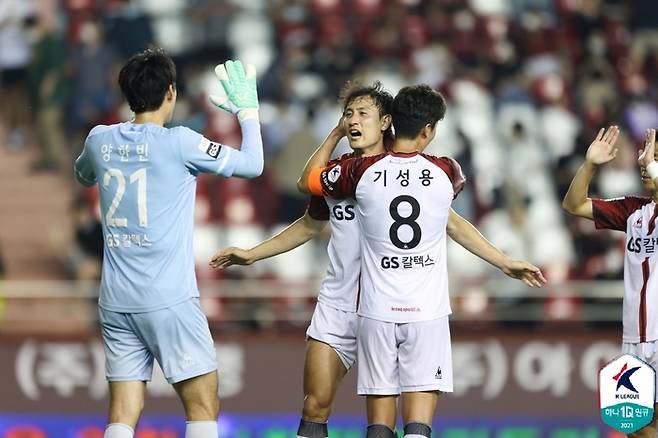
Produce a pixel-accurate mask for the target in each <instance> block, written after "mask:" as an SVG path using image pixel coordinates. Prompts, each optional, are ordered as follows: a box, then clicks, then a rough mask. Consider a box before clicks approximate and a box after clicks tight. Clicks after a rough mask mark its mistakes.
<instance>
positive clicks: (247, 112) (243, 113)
mask: <svg viewBox="0 0 658 438" xmlns="http://www.w3.org/2000/svg"><path fill="white" fill-rule="evenodd" d="M245 120H255V121H257V122H258V121H259V119H258V108H244V109H241V110H238V121H239V122H240V123H242V122H244V121H245Z"/></svg>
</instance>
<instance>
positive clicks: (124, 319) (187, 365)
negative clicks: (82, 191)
mask: <svg viewBox="0 0 658 438" xmlns="http://www.w3.org/2000/svg"><path fill="white" fill-rule="evenodd" d="M215 73H216V74H217V76H218V78H219V80H220V82H221V84H222V88H223V90H224V91H225V94H223V95H221V96H211V97H210V99H211V101H212V102H213V103H214V104H215V105H217V106H219V107H221V108H222V109H224V110H227V111H229V112H231V113H233V114H236V115H237V117H238V120H239V122H240V126H241V129H242V145H241V148H240V150H237V149H233V148H231V147H229V146H226V145H223V144H219V143H216V142H213V141H210V140H208V139H206V138H204V137H203V136H202V135H201V134H199V133H197V132H195V131H192V130H190V129H188V128H184V127H176V128H165V127H164V124H165V123H168V122H169V121H171V117H172V114H173V111H174V105H175V104H176V85H175V84H176V67H175V66H174V63H173V61H172V60H171V58H169V57H168V56H167V55H166V54H165V53H164V52H163V51H162V50H153V49H149V50H146V51H144V52H141V53H139V54H136V55H134V56H133V57H132V58H130V60H128V62H127V63H126V64H125V65H124V66H123V68H122V69H121V72H120V74H119V85H120V87H121V90H122V92H123V94H124V95H125V97H126V100H127V101H128V103H129V105H130V108H131V109H132V110H133V111H134V113H135V119H134V120H133V121H131V122H124V123H119V124H116V125H111V126H96V127H95V128H93V129H92V130H91V132H90V133H89V135H88V137H87V140H86V141H85V146H84V150H83V151H82V154H81V155H80V157H78V159H77V160H76V162H75V176H76V179H77V180H78V181H79V182H80V183H81V184H83V185H85V186H92V185H94V184H98V186H99V189H100V200H101V213H102V222H103V236H104V238H105V248H104V259H103V271H102V279H101V286H100V298H99V303H98V305H99V307H100V321H101V331H102V336H103V343H104V347H105V356H106V377H107V380H108V381H109V387H110V410H109V421H108V425H107V427H106V429H105V435H104V438H132V437H133V435H134V429H135V426H136V424H137V421H138V420H139V416H140V414H141V411H142V408H143V405H144V393H145V388H146V382H147V381H149V380H150V379H151V373H152V368H153V360H154V359H156V360H157V361H158V363H159V364H160V366H161V368H162V370H163V371H164V375H165V377H166V378H167V380H168V381H169V383H171V384H173V386H174V388H175V389H176V392H177V393H178V395H179V397H180V399H181V401H182V403H183V407H184V409H185V415H186V418H187V425H186V430H185V437H186V438H217V436H218V431H217V415H218V412H219V398H218V383H217V361H216V357H215V348H214V344H213V340H212V338H211V335H210V331H209V329H208V321H207V319H206V317H205V315H204V314H203V312H202V310H201V307H200V305H199V291H198V288H197V284H196V278H195V276H194V257H193V254H192V232H193V222H194V196H195V190H196V177H197V175H198V174H199V173H200V172H202V173H211V174H216V175H221V176H224V177H230V176H238V177H243V178H254V177H257V176H259V175H260V174H261V173H262V171H263V143H262V139H261V134H260V124H259V121H258V96H257V93H256V72H255V69H254V68H253V66H247V69H246V71H245V69H244V68H243V66H242V64H241V63H240V61H227V62H226V63H225V64H223V65H218V66H217V67H216V68H215Z"/></svg>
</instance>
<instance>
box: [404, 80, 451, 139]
mask: <svg viewBox="0 0 658 438" xmlns="http://www.w3.org/2000/svg"><path fill="white" fill-rule="evenodd" d="M391 114H392V115H393V127H394V128H395V136H396V137H402V138H416V137H417V136H418V134H420V131H422V129H423V127H425V125H428V124H429V125H432V126H434V125H436V122H438V121H439V120H441V119H443V117H444V116H445V114H446V101H445V99H444V98H443V96H442V95H441V93H439V92H438V91H436V90H434V89H433V88H432V87H430V86H429V85H427V84H420V85H410V86H408V87H404V88H402V89H401V90H400V91H399V92H398V94H397V96H395V99H393V108H392V110H391Z"/></svg>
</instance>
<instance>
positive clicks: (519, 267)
mask: <svg viewBox="0 0 658 438" xmlns="http://www.w3.org/2000/svg"><path fill="white" fill-rule="evenodd" d="M502 271H503V272H504V273H505V274H507V275H508V276H510V277H512V278H515V279H517V280H521V281H522V282H524V283H525V284H526V285H528V286H530V287H542V286H543V285H545V284H546V278H544V274H542V272H541V270H540V269H539V268H538V267H536V266H535V265H533V264H530V263H528V262H524V261H523V260H514V259H508V260H507V261H506V262H505V264H504V265H503V268H502Z"/></svg>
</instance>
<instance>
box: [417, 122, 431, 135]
mask: <svg viewBox="0 0 658 438" xmlns="http://www.w3.org/2000/svg"><path fill="white" fill-rule="evenodd" d="M420 135H421V136H422V137H423V138H431V137H433V136H434V126H433V125H432V124H430V123H428V124H427V125H425V126H423V129H422V130H421V131H420Z"/></svg>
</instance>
